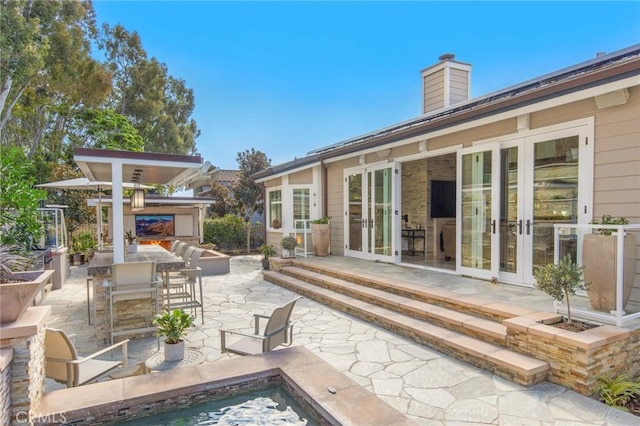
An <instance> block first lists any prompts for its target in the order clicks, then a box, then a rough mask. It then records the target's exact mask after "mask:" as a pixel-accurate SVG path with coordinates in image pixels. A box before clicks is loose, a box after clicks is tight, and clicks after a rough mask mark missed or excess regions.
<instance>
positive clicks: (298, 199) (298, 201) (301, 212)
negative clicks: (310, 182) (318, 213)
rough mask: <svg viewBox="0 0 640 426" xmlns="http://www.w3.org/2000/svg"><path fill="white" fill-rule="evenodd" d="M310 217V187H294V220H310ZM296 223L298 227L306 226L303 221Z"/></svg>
mask: <svg viewBox="0 0 640 426" xmlns="http://www.w3.org/2000/svg"><path fill="white" fill-rule="evenodd" d="M309 217H310V216H309V189H308V188H307V189H294V190H293V220H308V219H309ZM294 223H295V227H296V228H304V226H303V224H302V223H299V222H294Z"/></svg>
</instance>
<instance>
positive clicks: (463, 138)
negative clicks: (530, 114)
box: [427, 118, 517, 151]
mask: <svg viewBox="0 0 640 426" xmlns="http://www.w3.org/2000/svg"><path fill="white" fill-rule="evenodd" d="M516 129H517V119H515V118H512V119H509V120H502V121H499V122H497V123H491V124H487V125H484V126H481V127H476V128H473V129H469V130H464V131H461V132H456V133H452V134H450V135H446V136H440V137H437V138H433V139H429V143H428V144H427V146H428V149H429V151H433V150H435V149H441V148H446V147H448V146H453V145H464V146H465V147H469V146H471V144H472V143H473V142H475V141H480V140H484V139H490V138H495V137H498V136H504V135H509V134H513V133H515V132H516Z"/></svg>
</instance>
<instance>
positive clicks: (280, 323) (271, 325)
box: [220, 296, 302, 355]
mask: <svg viewBox="0 0 640 426" xmlns="http://www.w3.org/2000/svg"><path fill="white" fill-rule="evenodd" d="M299 299H302V296H298V297H296V298H295V299H293V300H292V301H290V302H288V303H286V304H284V305H282V306H280V307H278V308H276V309H275V310H274V311H273V313H272V314H271V315H270V316H267V315H261V314H253V316H254V319H255V332H254V334H247V333H242V332H240V331H233V330H225V329H220V347H221V352H222V353H225V352H235V353H238V354H241V355H253V354H259V353H263V352H269V351H271V350H272V349H275V348H276V347H278V346H280V345H284V346H290V345H291V343H292V342H293V323H292V322H291V321H290V318H291V312H292V311H293V306H294V305H295V303H296V302H297V301H298V300H299ZM261 318H264V319H267V320H268V321H267V324H266V325H265V327H264V330H261V329H260V319H261ZM227 334H231V335H238V336H240V339H238V340H237V341H235V342H233V343H230V344H227V342H226V335H227Z"/></svg>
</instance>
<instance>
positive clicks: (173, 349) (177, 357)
mask: <svg viewBox="0 0 640 426" xmlns="http://www.w3.org/2000/svg"><path fill="white" fill-rule="evenodd" d="M183 358H184V340H181V341H180V342H178V343H172V344H169V343H167V342H164V360H165V361H182V359H183Z"/></svg>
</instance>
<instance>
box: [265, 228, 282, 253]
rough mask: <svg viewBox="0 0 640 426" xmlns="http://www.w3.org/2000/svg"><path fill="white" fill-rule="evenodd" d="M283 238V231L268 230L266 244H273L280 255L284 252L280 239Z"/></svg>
mask: <svg viewBox="0 0 640 426" xmlns="http://www.w3.org/2000/svg"><path fill="white" fill-rule="evenodd" d="M281 240H282V232H267V241H266V244H267V245H269V246H273V248H274V249H275V250H276V253H278V256H280V255H281V254H282V248H281V247H280V241H281Z"/></svg>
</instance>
